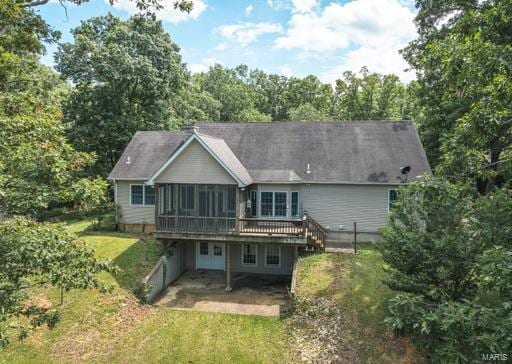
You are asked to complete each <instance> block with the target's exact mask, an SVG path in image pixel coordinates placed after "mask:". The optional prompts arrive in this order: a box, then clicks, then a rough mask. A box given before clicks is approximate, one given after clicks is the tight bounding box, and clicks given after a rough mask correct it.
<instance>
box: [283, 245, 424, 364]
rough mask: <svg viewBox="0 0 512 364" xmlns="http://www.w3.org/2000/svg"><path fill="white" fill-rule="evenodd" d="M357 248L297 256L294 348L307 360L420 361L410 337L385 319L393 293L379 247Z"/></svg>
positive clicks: (292, 323)
mask: <svg viewBox="0 0 512 364" xmlns="http://www.w3.org/2000/svg"><path fill="white" fill-rule="evenodd" d="M358 252H359V253H358V254H357V255H354V254H329V253H324V254H311V255H307V256H304V257H302V258H300V259H299V264H298V280H297V290H296V299H295V312H294V315H293V316H292V317H291V320H290V321H289V322H288V325H289V330H288V331H289V332H290V333H291V335H292V337H293V345H292V346H293V347H294V350H295V352H296V354H297V355H298V356H299V357H300V359H301V360H302V361H305V362H314V363H317V362H320V363H323V362H340V363H421V362H424V359H423V358H422V357H421V355H419V354H418V352H417V351H416V350H415V348H414V346H413V345H412V344H411V343H410V342H409V340H408V339H407V338H397V337H395V336H394V335H393V334H392V333H391V332H389V331H388V330H386V328H385V327H384V324H383V321H384V318H385V317H386V314H387V308H386V303H387V300H388V299H389V298H391V297H392V296H393V293H392V291H391V290H390V289H389V288H388V287H387V286H385V285H384V284H383V283H382V281H383V280H384V279H385V278H386V275H385V273H384V270H383V267H382V265H383V262H382V259H381V256H380V254H379V253H378V252H377V251H376V250H375V248H374V247H373V246H371V245H368V244H365V245H363V244H361V245H360V247H359V248H358Z"/></svg>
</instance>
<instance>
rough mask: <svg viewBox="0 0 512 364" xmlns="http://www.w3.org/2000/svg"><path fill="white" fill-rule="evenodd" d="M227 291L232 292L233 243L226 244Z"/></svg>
mask: <svg viewBox="0 0 512 364" xmlns="http://www.w3.org/2000/svg"><path fill="white" fill-rule="evenodd" d="M225 246H226V292H231V290H232V289H233V287H231V252H230V251H231V249H230V247H231V244H226V245H225Z"/></svg>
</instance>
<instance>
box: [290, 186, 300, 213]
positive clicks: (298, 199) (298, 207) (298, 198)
mask: <svg viewBox="0 0 512 364" xmlns="http://www.w3.org/2000/svg"><path fill="white" fill-rule="evenodd" d="M294 193H297V216H293V211H292V209H293V207H292V194H294ZM299 217H300V192H299V191H290V218H292V219H293V218H299Z"/></svg>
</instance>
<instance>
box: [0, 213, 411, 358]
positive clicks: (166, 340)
mask: <svg viewBox="0 0 512 364" xmlns="http://www.w3.org/2000/svg"><path fill="white" fill-rule="evenodd" d="M89 225H90V223H89V222H87V221H80V222H75V223H72V224H70V225H69V228H70V229H71V230H72V231H74V232H75V233H77V234H78V235H79V236H81V238H83V239H84V240H85V241H86V242H87V243H88V244H90V245H91V246H92V247H94V249H95V250H96V253H97V255H98V256H99V257H103V258H110V259H112V260H113V261H114V263H115V264H116V265H118V266H119V267H120V268H121V271H120V272H119V273H117V274H115V275H111V274H104V279H105V280H107V281H108V282H110V283H111V284H112V285H113V286H114V290H113V292H112V293H111V294H109V295H102V294H100V293H98V292H96V291H81V290H76V291H71V292H68V293H66V294H65V298H64V305H63V306H61V307H60V310H61V312H62V319H61V321H60V322H59V323H58V324H57V326H56V327H55V328H54V329H52V330H48V329H47V328H40V329H38V330H36V331H35V332H34V333H33V335H32V336H31V337H30V338H29V339H28V340H26V341H24V342H22V343H20V342H13V343H12V345H11V346H10V347H8V348H7V349H6V350H4V351H3V352H1V353H0V363H34V362H37V363H50V362H59V363H60V362H78V361H82V362H83V361H86V362H113V363H125V362H142V361H144V362H173V363H183V362H187V363H196V362H215V363H222V362H228V361H230V362H236V363H244V362H251V363H252V362H261V363H270V362H278V363H288V362H297V361H298V360H299V358H300V355H299V352H300V348H301V347H303V346H304V343H302V342H300V341H297V336H296V335H294V333H296V332H300V329H301V328H300V327H299V328H298V327H297V322H301V321H302V317H301V316H300V312H298V313H297V314H296V315H294V316H292V317H290V318H286V319H281V320H278V319H274V318H264V317H251V316H239V315H228V314H215V313H202V312H190V311H177V310H171V309H163V308H153V307H151V306H147V305H140V304H139V303H138V301H137V299H136V298H135V297H134V295H133V293H132V289H133V288H134V287H135V285H136V283H137V282H138V281H139V280H140V279H141V278H142V277H143V276H144V275H145V274H147V273H148V272H149V270H150V269H151V267H152V266H153V264H154V263H155V262H156V260H157V259H158V257H159V255H160V254H161V246H160V245H159V244H158V243H156V242H153V241H140V240H138V239H137V238H135V237H134V236H132V235H129V234H121V233H88V232H86V231H85V229H86V228H87V227H88V226H89ZM381 266H382V262H381V260H380V256H379V254H378V253H377V252H376V251H375V250H374V249H372V248H371V247H365V248H363V249H362V250H361V254H360V255H358V256H352V255H334V254H314V255H309V256H306V257H304V258H301V260H300V264H299V277H298V278H299V279H298V286H297V289H298V293H297V296H298V297H299V298H301V297H307V298H310V299H319V298H322V299H325V300H328V301H329V302H334V303H335V305H337V307H339V308H341V309H342V312H343V315H342V317H341V318H339V320H341V321H340V322H341V326H343V327H345V329H344V330H341V331H340V332H339V333H338V334H339V335H341V336H336V337H334V338H331V340H334V342H335V343H336V345H337V343H338V342H339V343H341V344H344V345H346V344H347V343H348V344H349V346H348V347H347V349H346V351H347V352H349V351H350V352H351V353H352V354H353V356H352V357H351V361H353V362H389V363H391V362H407V361H410V362H413V361H415V359H417V356H416V353H415V351H414V350H413V349H412V347H411V346H410V345H409V344H408V343H407V342H406V341H404V340H397V339H394V338H393V337H392V336H391V335H390V334H389V333H388V332H386V331H385V330H384V328H383V327H382V324H381V322H382V319H383V317H384V315H385V308H384V306H383V303H384V301H385V299H386V298H388V297H389V296H390V295H391V292H390V291H389V290H388V289H387V288H386V287H385V286H384V285H383V284H382V283H381V280H382V277H383V271H382V268H381ZM31 298H32V299H33V300H36V301H40V302H44V303H45V304H53V305H58V302H59V292H58V291H57V290H55V289H46V290H40V291H37V292H34V294H33V296H32V297H31ZM319 317H320V318H321V319H322V320H328V321H326V322H329V321H330V322H332V321H333V318H332V317H330V316H329V312H328V311H325V312H323V313H321V314H320V315H319ZM305 321H307V320H305ZM306 326H307V325H306ZM306 328H307V327H306ZM307 329H308V330H309V329H311V328H307ZM310 331H311V330H310ZM313 331H314V330H313ZM313 334H315V333H314V332H313ZM341 344H340V345H341ZM318 347H321V345H319V346H318ZM354 355H355V356H354ZM352 359H353V360H352Z"/></svg>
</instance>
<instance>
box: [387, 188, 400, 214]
mask: <svg viewBox="0 0 512 364" xmlns="http://www.w3.org/2000/svg"><path fill="white" fill-rule="evenodd" d="M397 199H398V191H397V190H388V210H391V209H393V208H394V207H395V203H396V200H397Z"/></svg>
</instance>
